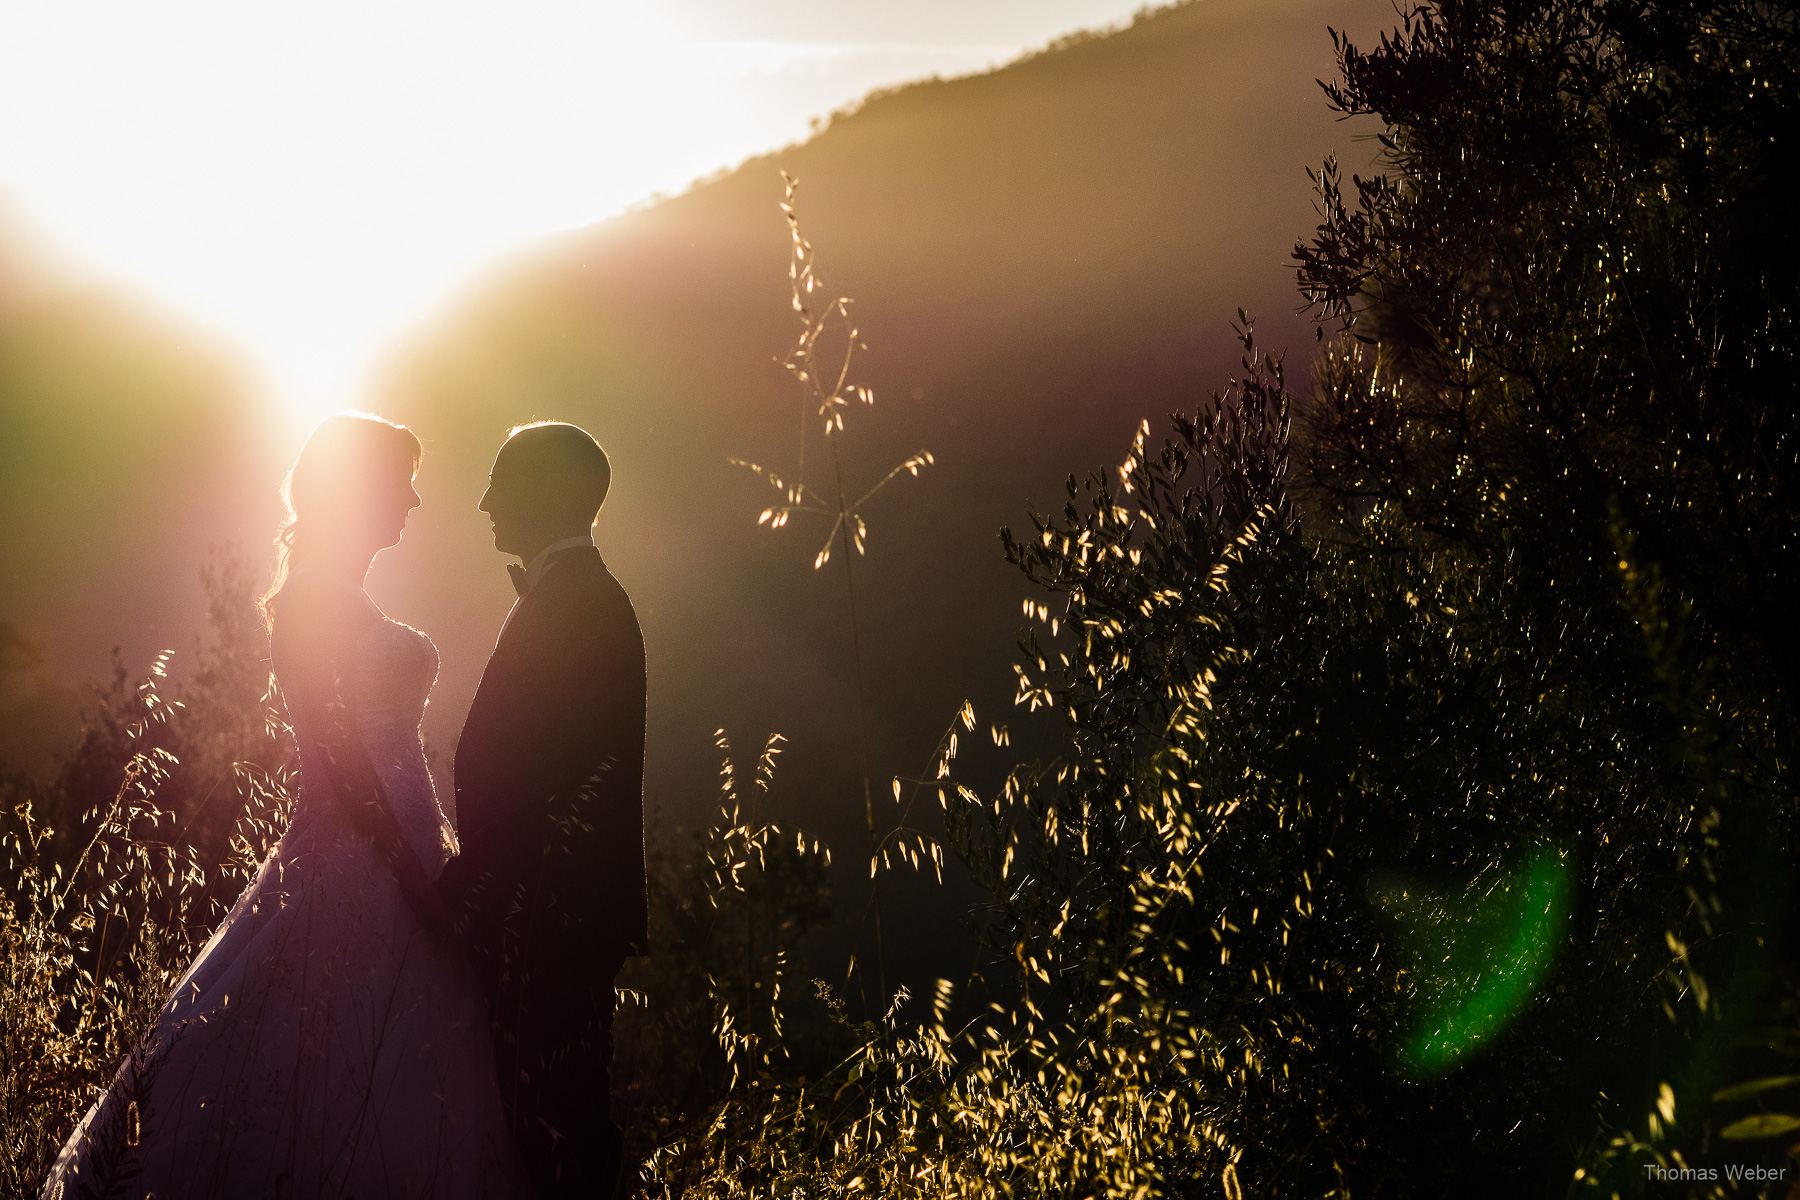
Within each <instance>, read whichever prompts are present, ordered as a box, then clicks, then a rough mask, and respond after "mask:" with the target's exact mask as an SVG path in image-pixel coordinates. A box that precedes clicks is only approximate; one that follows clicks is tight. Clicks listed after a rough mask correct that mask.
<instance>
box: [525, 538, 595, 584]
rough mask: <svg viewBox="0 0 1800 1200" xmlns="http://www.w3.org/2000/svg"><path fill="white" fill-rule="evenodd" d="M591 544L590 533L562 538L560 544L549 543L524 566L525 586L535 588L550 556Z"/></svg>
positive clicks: (592, 542)
mask: <svg viewBox="0 0 1800 1200" xmlns="http://www.w3.org/2000/svg"><path fill="white" fill-rule="evenodd" d="M593 544H594V535H593V534H591V533H582V534H577V535H576V536H574V537H569V538H564V539H563V540H562V541H560V542H551V543H550V544H549V545H548V546H545V547H544V548H543V549H542V550H539V551H538V552H537V557H535V558H533V559H532V560H531V561H530V562H528V563H526V564H525V580H526V584H527V586H529V587H536V586H537V582H538V580H539V579H541V578H542V577H543V570H544V563H545V562H547V561H548V560H549V558H550V556H551V555H552V554H556V553H559V552H561V551H563V550H573V549H574V548H575V547H577V546H592V545H593Z"/></svg>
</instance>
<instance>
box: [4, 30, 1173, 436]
mask: <svg viewBox="0 0 1800 1200" xmlns="http://www.w3.org/2000/svg"><path fill="white" fill-rule="evenodd" d="M1136 7H1138V5H1137V4H1135V3H1131V2H1130V0H904V2H899V3H895V2H891V0H890V2H887V3H876V2H873V0H762V2H760V3H759V2H756V0H664V2H662V3H649V2H645V0H640V2H638V3H630V2H626V0H353V2H345V0H300V2H295V0H278V2H257V0H112V2H108V3H99V2H94V0H31V2H24V0H0V188H3V189H5V191H6V192H7V193H10V200H11V204H9V205H8V208H9V209H10V210H11V211H10V212H9V213H8V214H7V215H8V216H10V217H11V218H12V220H13V221H14V223H15V224H16V223H18V222H20V221H22V222H23V223H24V224H25V225H26V226H27V227H28V228H29V229H30V230H31V231H32V232H33V233H35V234H38V235H40V236H41V237H42V238H43V240H44V241H45V243H46V244H47V245H48V246H50V247H51V248H52V251H53V253H54V254H55V255H56V256H57V257H59V258H61V259H62V260H64V261H70V262H73V263H75V264H77V265H78V266H80V267H81V268H82V269H83V270H84V271H86V272H87V273H89V274H92V275H98V276H101V277H104V278H112V279H119V280H122V281H125V282H126V283H127V284H128V285H129V286H131V287H132V288H133V289H134V290H136V291H138V292H139V293H141V294H144V295H146V296H149V297H153V298H155V299H157V300H159V301H161V302H162V303H165V304H166V305H168V306H170V307H172V308H174V309H175V310H177V311H179V312H181V313H183V314H187V315H191V316H193V317H196V318H199V319H203V320H206V321H207V322H208V323H209V324H210V325H212V326H213V327H215V328H216V329H217V330H218V331H219V332H220V333H221V334H222V335H223V336H224V337H226V338H227V339H229V340H231V341H233V342H235V343H237V344H239V345H240V346H242V347H243V349H244V351H245V353H246V354H247V355H248V356H250V358H251V359H252V360H253V362H254V365H255V368H256V369H257V370H258V371H259V372H260V373H261V374H262V375H263V377H264V378H265V379H266V380H267V382H268V384H269V386H270V388H271V390H272V391H273V392H276V393H278V394H279V396H280V398H281V399H282V400H283V401H284V402H285V403H286V404H287V405H288V406H289V407H290V409H291V410H292V411H294V412H295V414H296V416H297V417H300V416H304V415H305V414H308V413H311V412H317V411H319V410H320V409H322V408H323V409H328V408H333V407H337V406H340V405H342V404H344V403H347V402H351V401H354V400H355V399H356V387H357V383H358V381H359V379H360V378H361V376H362V373H363V371H364V370H365V369H366V367H367V365H368V363H369V362H370V360H371V359H372V358H373V356H375V355H377V354H379V353H380V351H381V349H382V348H383V347H384V346H386V345H389V344H391V343H392V341H393V339H394V338H395V337H396V336H397V335H399V334H400V333H401V332H402V331H403V330H404V329H405V328H406V327H407V325H408V324H409V323H411V322H413V321H416V320H418V319H419V318H420V317H421V316H422V315H424V314H425V313H427V312H428V311H429V310H430V308H431V306H432V305H433V304H434V303H437V302H438V301H439V300H440V299H441V298H442V297H443V296H444V295H445V294H446V292H448V291H450V290H452V289H454V288H455V287H457V286H458V285H460V284H463V283H466V282H467V281H468V280H469V279H470V278H471V277H472V276H473V275H474V274H475V273H476V272H478V271H479V270H480V269H481V268H482V267H483V265H485V264H487V263H489V262H492V261H493V260H494V259H495V258H497V257H499V256H502V255H504V254H505V253H507V252H508V251H509V250H510V249H513V248H515V247H518V246H520V245H521V244H524V243H526V242H529V240H530V239H532V238H533V237H535V236H537V235H540V234H543V233H547V232H550V231H554V230H558V229H567V228H571V227H575V226H579V225H583V224H587V223H589V222H592V221H595V220H598V219H600V218H602V217H605V216H607V215H608V214H610V213H613V212H616V211H618V210H619V209H620V208H622V207H624V206H626V205H628V204H631V203H632V202H634V201H638V200H641V199H642V198H644V197H646V196H648V195H650V194H652V193H654V192H658V191H673V190H677V189H679V188H681V187H682V186H684V185H685V184H686V183H688V182H689V181H691V180H692V179H694V178H696V177H698V176H701V175H705V174H708V173H710V172H711V171H713V170H715V169H717V168H719V167H721V166H726V165H729V164H734V163H736V162H738V161H741V160H742V159H744V158H745V157H747V156H749V155H751V154H754V153H757V152H760V151H763V150H767V149H772V148H774V147H776V146H779V145H781V144H783V143H785V142H789V141H793V140H795V139H798V138H800V137H803V136H804V135H805V134H806V131H807V128H808V119H809V118H810V117H813V116H817V115H823V114H826V113H829V112H830V111H832V110H833V109H835V108H838V107H841V106H842V105H844V104H845V103H847V102H849V101H851V100H853V99H855V98H856V97H858V96H860V95H862V94H863V93H865V92H867V91H868V90H870V89H871V88H874V87H879V86H882V85H884V84H890V83H896V82H900V81H903V80H907V79H913V78H919V77H922V76H925V75H930V74H932V73H934V72H935V73H941V74H956V73H962V72H967V71H972V70H979V69H981V68H983V67H986V66H990V65H994V64H998V63H1001V62H1004V61H1006V60H1008V59H1010V58H1012V57H1014V56H1015V55H1017V54H1018V53H1020V52H1022V51H1024V50H1028V49H1031V48H1034V47H1036V46H1040V45H1042V44H1044V43H1045V42H1048V41H1049V40H1051V39H1053V38H1055V37H1057V36H1059V35H1061V34H1064V33H1067V32H1070V31H1072V30H1075V29H1080V28H1090V27H1094V26H1099V25H1106V24H1110V23H1114V22H1118V21H1121V20H1125V19H1128V18H1129V15H1130V13H1131V11H1132V10H1133V9H1134V8H1136Z"/></svg>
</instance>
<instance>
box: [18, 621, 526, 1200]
mask: <svg viewBox="0 0 1800 1200" xmlns="http://www.w3.org/2000/svg"><path fill="white" fill-rule="evenodd" d="M357 645H358V653H357V655H356V660H355V664H354V667H353V669H352V671H351V672H350V678H349V679H348V680H347V683H346V686H347V687H348V688H350V689H352V690H353V691H354V692H355V699H356V705H355V712H356V729H357V732H358V734H359V735H360V737H361V739H362V741H363V743H364V746H365V748H366V749H367V750H368V751H369V756H370V759H371V760H372V762H373V764H374V766H375V769H376V774H377V776H378V777H379V779H380V780H381V782H382V784H383V790H384V791H385V793H386V796H387V799H388V803H389V805H390V807H391V809H392V811H393V814H394V816H395V819H396V821H397V823H398V824H399V825H400V827H401V831H402V833H403V835H404V837H405V839H406V841H407V843H408V844H409V846H410V848H411V849H412V851H413V853H414V854H415V855H416V857H417V858H418V859H419V861H420V864H421V866H422V867H423V868H424V870H425V873H426V875H427V876H428V877H432V878H435V876H436V875H437V874H438V873H439V872H440V871H441V870H442V868H443V865H444V863H445V862H446V861H448V859H449V858H450V856H451V855H452V854H453V853H454V851H455V839H454V834H453V833H452V832H451V829H450V825H449V822H448V821H447V820H446V819H445V817H444V814H443V811H442V809H441V808H440V807H439V805H438V802H437V798H436V795H435V793H434V792H433V789H432V785H431V777H430V773H429V771H428V770H427V769H426V764H425V757H424V753H423V750H422V748H421V745H420V741H419V720H420V716H421V714H422V713H423V710H424V706H425V698H426V695H427V693H428V692H429V690H430V686H431V682H432V680H433V679H434V678H435V676H436V672H437V653H436V650H435V648H434V647H432V645H431V642H430V640H429V639H427V638H426V637H425V635H424V634H421V633H419V632H418V631H417V630H413V629H410V628H408V627H407V626H404V625H400V624H398V623H397V622H393V621H388V620H386V619H385V618H384V619H382V620H380V621H379V622H378V623H376V624H374V625H373V626H371V627H370V628H369V629H368V630H367V632H366V633H364V634H363V635H362V637H361V638H360V639H359V640H358V643H357ZM295 732H296V737H297V739H298V741H299V744H300V760H301V774H302V787H301V795H300V797H299V800H298V802H297V803H296V811H295V817H294V820H293V823H292V825H291V826H290V827H289V829H288V831H287V832H286V834H285V835H284V836H283V837H282V838H281V840H280V842H279V843H278V844H277V845H276V847H275V849H274V850H273V851H272V852H271V853H270V855H269V857H268V859H267V860H266V861H265V862H264V863H263V864H262V866H261V868H260V869H259V870H258V872H257V874H256V877H255V879H254V880H253V881H252V883H251V884H250V886H249V887H248V888H247V889H246V890H245V892H244V893H243V895H242V896H240V897H239V898H238V901H237V903H236V904H235V905H234V906H233V907H232V910H231V913H230V915H228V916H227V917H226V918H225V920H224V922H223V923H222V924H221V925H220V926H219V928H218V929H217V931H216V932H214V934H213V936H212V938H211V940H210V941H208V943H207V945H206V947H205V949H203V950H202V951H201V953H200V955H199V957H198V958H196V959H195V961H194V963H193V965H192V966H191V967H190V968H189V969H188V971H187V973H186V974H185V975H184V976H183V977H182V979H181V981H180V983H179V984H177V986H176V988H175V990H174V993H173V994H172V995H171V996H170V998H169V1000H168V1003H167V1004H166V1005H165V1006H164V1008H163V1009H162V1012H161V1014H160V1016H159V1017H158V1019H157V1021H156V1023H155V1025H154V1027H153V1028H152V1029H151V1030H150V1031H149V1033H148V1034H147V1035H146V1036H145V1037H144V1038H143V1040H142V1041H141V1042H140V1043H139V1044H138V1046H137V1047H136V1048H135V1049H134V1050H133V1052H132V1053H131V1054H130V1055H128V1056H127V1058H126V1060H125V1061H124V1063H123V1064H122V1065H121V1066H120V1068H119V1071H118V1073H117V1075H116V1077H115V1078H114V1080H113V1083H112V1085H111V1087H110V1088H109V1089H108V1090H107V1091H106V1093H105V1094H104V1095H103V1096H102V1097H101V1099H100V1100H99V1101H98V1102H97V1103H96V1104H95V1105H94V1107H93V1108H92V1109H91V1110H89V1112H88V1114H87V1116H86V1117H85V1118H84V1119H83V1121H82V1122H81V1124H80V1125H79V1126H78V1127H77V1129H76V1131H75V1133H74V1134H73V1135H72V1136H71V1138H70V1139H69V1142H68V1144H67V1145H66V1146H65V1147H64V1148H63V1151H62V1153H61V1154H60V1155H59V1156H58V1158H57V1161H56V1163H55V1165H54V1167H53V1168H52V1171H51V1174H50V1178H49V1182H48V1183H47V1185H46V1187H45V1191H44V1196H45V1198H46V1200H75V1198H77V1197H90V1196H93V1197H99V1196H121V1197H123V1196H129V1197H132V1198H133V1200H140V1198H142V1197H144V1196H146V1194H149V1195H154V1196H178V1197H182V1198H183V1200H202V1198H210V1197H220V1198H232V1200H236V1198H240V1197H295V1198H305V1200H312V1198H314V1197H359V1198H365V1197H366V1198H378V1197H387V1196H395V1197H400V1196H404V1197H433V1198H436V1197H442V1198H446V1200H448V1198H458V1200H460V1198H464V1197H467V1198H470V1200H474V1198H477V1197H496V1198H498V1197H512V1196H524V1195H527V1194H528V1189H527V1186H526V1185H525V1184H524V1183H523V1182H522V1180H523V1178H524V1176H523V1173H522V1171H521V1170H520V1167H519V1164H518V1161H517V1156H516V1151H515V1150H514V1147H513V1143H512V1139H511V1137H510V1135H509V1133H508V1130H507V1126H506V1122H505V1118H504V1115H503V1112H502V1108H501V1104H500V1093H499V1088H498V1084H497V1082H496V1079H495V1074H494V1064H493V1052H492V1045H491V1041H490V1035H489V1032H488V1023H487V1016H486V1010H485V1007H484V1000H483V998H482V995H481V992H480V986H479V983H478V982H477V980H476V977H475V975H474V973H473V972H472V970H471V969H470V967H469V965H468V963H467V961H466V958H465V957H464V955H463V952H462V950H461V948H460V947H458V946H454V945H451V944H447V943H446V942H444V941H443V940H442V939H441V938H440V937H438V936H436V935H434V934H433V933H432V932H431V931H429V930H428V929H427V928H426V927H425V926H424V925H423V924H422V923H421V921H420V919H419V918H418V916H417V915H415V911H414V909H413V908H412V907H411V905H410V904H409V903H408V900H407V898H406V896H405V895H404V894H403V892H402V890H401V886H400V884H399V882H398V881H397V879H396V877H395V875H394V873H393V870H392V869H391V868H390V867H389V866H388V864H387V863H386V862H385V861H384V860H383V858H382V856H381V855H380V854H379V853H378V852H377V851H376V849H375V848H374V846H373V845H372V844H371V843H370V841H369V840H368V839H367V838H366V837H364V836H362V835H361V834H359V833H358V832H357V831H356V830H355V829H354V828H353V827H352V826H351V824H350V822H349V820H348V819H347V818H346V817H345V815H344V813H343V812H342V810H341V806H340V805H339V804H337V803H336V801H335V798H334V797H333V796H332V795H331V794H330V792H329V790H328V789H329V784H328V783H327V781H326V776H325V774H324V771H323V770H322V769H321V766H322V762H321V760H320V752H319V750H318V748H317V745H316V743H315V741H314V739H313V737H312V736H311V731H310V730H307V729H306V728H304V727H303V726H301V725H299V724H298V723H297V727H296V731H295Z"/></svg>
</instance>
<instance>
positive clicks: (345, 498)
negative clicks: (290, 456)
mask: <svg viewBox="0 0 1800 1200" xmlns="http://www.w3.org/2000/svg"><path fill="white" fill-rule="evenodd" d="M418 463H419V444H418V440H417V438H415V437H414V436H413V433H412V431H411V430H409V429H406V428H404V427H403V426H397V425H392V424H389V423H388V422H386V421H383V420H381V419H380V418H376V417H368V416H362V415H360V414H338V415H337V416H333V417H328V418H326V419H325V421H324V422H322V423H321V424H320V425H319V427H318V429H316V430H314V432H313V435H312V437H310V438H308V439H307V444H306V446H305V448H304V449H302V450H301V452H300V457H299V459H298V460H297V461H296V462H295V464H294V470H293V472H292V474H291V475H290V476H289V481H288V500H289V505H290V507H291V509H292V512H293V516H294V535H295V546H296V548H297V549H301V548H303V553H305V554H306V555H307V556H309V557H310V556H311V555H313V554H318V555H320V556H322V557H325V558H330V559H345V560H351V559H362V560H363V561H365V562H366V561H367V559H368V558H372V557H374V555H375V554H376V553H378V552H379V551H381V550H382V549H385V548H386V547H388V546H393V545H396V544H398V543H399V541H400V538H401V535H402V534H403V533H404V531H405V529H406V519H407V516H408V515H409V514H410V513H411V512H412V510H413V509H415V508H417V507H418V506H419V493H418V491H417V490H416V489H415V488H414V487H413V480H414V477H415V475H416V472H417V470H418Z"/></svg>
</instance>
